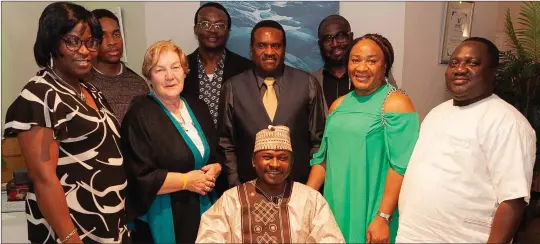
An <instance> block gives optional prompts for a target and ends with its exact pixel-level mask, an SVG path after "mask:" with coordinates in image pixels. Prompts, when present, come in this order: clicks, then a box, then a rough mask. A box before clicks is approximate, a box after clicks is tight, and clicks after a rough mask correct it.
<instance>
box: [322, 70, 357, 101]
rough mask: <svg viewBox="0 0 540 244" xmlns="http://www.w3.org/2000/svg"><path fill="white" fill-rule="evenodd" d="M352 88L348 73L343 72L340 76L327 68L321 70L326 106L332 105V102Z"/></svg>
mask: <svg viewBox="0 0 540 244" xmlns="http://www.w3.org/2000/svg"><path fill="white" fill-rule="evenodd" d="M353 89H354V86H352V85H350V82H349V74H348V73H347V72H345V74H343V76H342V77H341V78H338V77H335V76H334V75H332V74H331V73H330V72H329V71H328V70H327V69H324V70H323V92H324V97H325V98H326V104H328V107H330V106H332V103H333V102H334V101H335V100H336V99H337V98H338V97H341V96H343V95H345V94H347V93H349V92H350V91H352V90H353Z"/></svg>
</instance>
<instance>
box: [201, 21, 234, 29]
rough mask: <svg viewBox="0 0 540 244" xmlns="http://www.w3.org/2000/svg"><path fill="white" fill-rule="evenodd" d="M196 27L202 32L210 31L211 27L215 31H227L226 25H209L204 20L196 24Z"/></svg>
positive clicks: (208, 22)
mask: <svg viewBox="0 0 540 244" xmlns="http://www.w3.org/2000/svg"><path fill="white" fill-rule="evenodd" d="M197 25H198V26H199V28H201V29H203V30H210V29H212V27H214V30H216V31H224V30H225V29H227V25H226V24H224V23H210V21H206V20H205V21H201V22H199V23H197Z"/></svg>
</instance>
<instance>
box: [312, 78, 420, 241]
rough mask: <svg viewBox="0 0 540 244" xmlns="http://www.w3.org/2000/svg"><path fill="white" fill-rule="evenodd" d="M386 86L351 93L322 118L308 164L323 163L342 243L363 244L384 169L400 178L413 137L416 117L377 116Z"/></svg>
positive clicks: (413, 114)
mask: <svg viewBox="0 0 540 244" xmlns="http://www.w3.org/2000/svg"><path fill="white" fill-rule="evenodd" d="M392 91H395V88H393V87H392V86H390V85H383V86H382V87H381V88H379V89H378V90H377V91H375V92H374V93H372V94H371V95H368V96H357V95H356V93H355V92H354V91H351V92H349V93H348V94H347V95H345V98H344V99H343V101H342V102H341V104H340V105H339V106H338V107H337V108H336V109H335V110H334V111H333V112H332V113H330V114H329V115H328V118H327V120H326V128H325V130H324V136H323V139H322V143H321V147H320V149H319V151H318V152H317V153H316V154H315V155H314V156H313V159H312V161H311V165H314V164H320V163H322V162H324V161H325V160H326V179H325V184H324V197H325V198H326V200H327V201H328V204H329V205H330V208H331V209H332V212H333V213H334V217H335V218H336V221H337V223H338V225H339V227H340V229H341V231H342V233H343V236H344V237H345V240H346V241H347V243H365V242H366V231H367V228H368V226H369V224H370V223H371V221H372V220H373V219H374V218H375V216H376V214H377V211H378V210H379V205H380V203H381V199H382V196H383V193H384V185H385V181H386V174H387V173H388V170H389V169H390V168H392V169H394V170H395V171H396V172H397V173H399V174H401V175H403V174H405V169H406V168H407V164H408V163H409V158H410V156H411V153H412V151H413V149H414V145H415V143H416V140H417V138H418V133H419V120H418V113H416V112H411V113H384V114H383V113H382V107H383V104H384V101H385V100H386V97H387V95H388V94H389V92H392ZM398 222H399V220H398V214H397V207H396V210H395V211H394V213H393V214H392V219H391V222H390V225H389V226H390V241H391V242H392V243H393V242H395V237H396V233H397V228H398Z"/></svg>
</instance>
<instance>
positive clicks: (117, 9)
mask: <svg viewBox="0 0 540 244" xmlns="http://www.w3.org/2000/svg"><path fill="white" fill-rule="evenodd" d="M109 10H110V11H111V12H113V14H114V15H116V17H117V18H118V26H119V27H120V32H121V33H122V44H123V45H124V53H123V54H122V58H121V59H120V60H122V62H124V63H126V64H127V62H128V60H127V45H126V35H125V33H124V21H123V20H122V8H120V7H115V8H111V9H109Z"/></svg>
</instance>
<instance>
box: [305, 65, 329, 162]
mask: <svg viewBox="0 0 540 244" xmlns="http://www.w3.org/2000/svg"><path fill="white" fill-rule="evenodd" d="M309 106H310V107H309V131H310V139H311V153H310V156H313V155H314V154H315V153H316V152H317V151H318V150H319V147H320V145H321V140H322V137H323V133H324V126H325V120H326V111H325V106H326V103H325V101H324V97H323V93H322V89H321V86H320V85H319V83H318V81H317V79H316V78H315V77H314V76H312V75H309Z"/></svg>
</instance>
